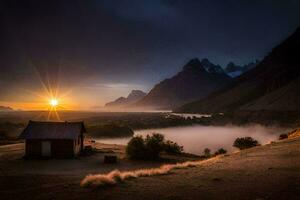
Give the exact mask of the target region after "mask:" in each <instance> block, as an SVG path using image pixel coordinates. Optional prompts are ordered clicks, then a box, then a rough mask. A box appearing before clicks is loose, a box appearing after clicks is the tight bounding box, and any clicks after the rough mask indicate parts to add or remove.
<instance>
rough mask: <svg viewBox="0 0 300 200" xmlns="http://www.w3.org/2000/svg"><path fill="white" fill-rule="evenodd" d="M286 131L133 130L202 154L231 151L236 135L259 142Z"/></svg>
mask: <svg viewBox="0 0 300 200" xmlns="http://www.w3.org/2000/svg"><path fill="white" fill-rule="evenodd" d="M285 131H287V129H284V128H279V127H265V126H261V125H252V126H243V127H242V126H198V125H197V126H189V127H173V128H160V129H147V130H138V131H135V135H142V136H146V135H147V134H151V133H162V134H163V135H165V138H166V139H168V140H172V141H174V142H177V143H178V144H180V145H182V146H183V147H184V150H185V152H189V153H194V154H202V152H203V149H204V148H209V149H211V150H212V152H213V151H215V150H217V149H218V148H225V149H226V150H227V151H229V152H232V151H233V150H235V148H234V147H232V144H233V142H234V140H235V139H236V138H238V137H247V136H250V137H253V138H254V139H256V140H258V141H259V142H260V143H261V144H266V143H269V142H270V141H273V140H276V139H277V138H278V136H279V135H280V134H281V133H283V132H285ZM129 139H130V138H115V139H101V140H100V139H99V140H98V141H99V142H102V143H110V144H126V143H127V142H128V141H129Z"/></svg>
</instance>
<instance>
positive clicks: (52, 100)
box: [49, 99, 58, 107]
mask: <svg viewBox="0 0 300 200" xmlns="http://www.w3.org/2000/svg"><path fill="white" fill-rule="evenodd" d="M49 104H50V105H51V106H52V107H56V106H58V100H57V99H51V100H50V102H49Z"/></svg>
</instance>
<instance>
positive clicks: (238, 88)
mask: <svg viewBox="0 0 300 200" xmlns="http://www.w3.org/2000/svg"><path fill="white" fill-rule="evenodd" d="M299 58H300V27H299V28H298V29H297V30H296V31H295V32H294V33H293V34H292V35H291V36H290V37H289V38H287V39H286V40H284V41H283V42H282V43H281V44H279V45H278V46H276V47H275V48H274V49H273V50H272V51H271V52H270V53H269V54H268V55H267V56H266V57H265V58H264V59H263V60H262V61H261V62H259V63H258V64H257V66H256V67H255V68H252V69H250V70H249V71H247V72H246V73H244V74H242V75H241V76H239V77H237V78H235V79H234V81H233V82H232V83H231V84H230V85H228V86H227V87H225V88H223V89H221V90H218V91H216V92H214V93H212V94H210V95H209V96H207V97H204V98H200V99H199V100H198V101H194V102H192V103H188V104H186V105H183V106H181V107H179V108H177V109H174V111H176V112H187V113H219V112H233V111H234V112H238V113H256V115H257V116H260V115H261V113H280V115H281V118H284V115H283V114H282V113H286V112H289V113H292V112H300V60H299ZM257 113H260V114H257ZM272 116H273V115H270V116H269V117H272Z"/></svg>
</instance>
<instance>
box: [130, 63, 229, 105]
mask: <svg viewBox="0 0 300 200" xmlns="http://www.w3.org/2000/svg"><path fill="white" fill-rule="evenodd" d="M230 82H231V78H230V77H229V76H228V75H227V74H226V73H225V72H224V71H223V69H222V68H221V67H220V66H218V65H214V64H212V63H211V62H209V61H208V60H207V59H203V60H202V61H200V60H199V59H198V58H194V59H191V60H190V61H189V62H188V63H187V64H186V65H184V66H183V69H182V71H180V72H179V73H178V74H176V75H175V76H173V77H171V78H168V79H165V80H163V81H161V82H160V83H158V84H157V85H155V86H154V87H153V89H151V90H150V92H149V93H148V94H147V95H146V96H145V97H144V98H142V99H141V100H139V101H138V102H137V103H135V104H133V105H132V107H138V108H139V107H140V108H149V109H172V108H175V107H177V106H180V105H183V104H185V103H187V102H191V101H194V100H196V99H199V98H202V97H205V96H207V95H208V94H210V93H212V92H214V91H216V90H218V89H220V88H222V87H225V86H226V85H228V84H229V83H230Z"/></svg>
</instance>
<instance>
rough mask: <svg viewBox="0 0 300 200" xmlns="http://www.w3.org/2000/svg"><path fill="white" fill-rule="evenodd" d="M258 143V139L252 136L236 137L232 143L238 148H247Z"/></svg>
mask: <svg viewBox="0 0 300 200" xmlns="http://www.w3.org/2000/svg"><path fill="white" fill-rule="evenodd" d="M258 145H259V143H258V141H257V140H254V139H253V138H252V137H243V138H237V139H236V140H235V141H234V143H233V146H234V147H236V148H239V149H240V150H243V149H248V148H251V147H255V146H258Z"/></svg>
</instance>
